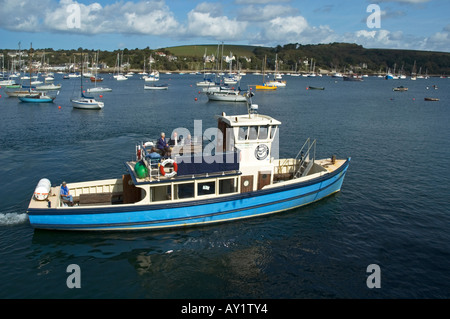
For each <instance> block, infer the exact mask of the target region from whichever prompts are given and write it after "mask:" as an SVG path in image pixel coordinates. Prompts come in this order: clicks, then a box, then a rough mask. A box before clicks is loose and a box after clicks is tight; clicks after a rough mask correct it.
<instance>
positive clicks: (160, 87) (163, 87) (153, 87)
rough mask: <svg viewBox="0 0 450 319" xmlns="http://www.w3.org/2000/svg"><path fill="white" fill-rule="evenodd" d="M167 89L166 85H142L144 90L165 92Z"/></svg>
mask: <svg viewBox="0 0 450 319" xmlns="http://www.w3.org/2000/svg"><path fill="white" fill-rule="evenodd" d="M168 88H169V85H168V84H153V85H144V90H167V89H168Z"/></svg>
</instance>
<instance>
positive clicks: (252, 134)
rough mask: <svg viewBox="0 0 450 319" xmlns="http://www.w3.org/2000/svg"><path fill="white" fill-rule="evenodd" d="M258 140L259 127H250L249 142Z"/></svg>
mask: <svg viewBox="0 0 450 319" xmlns="http://www.w3.org/2000/svg"><path fill="white" fill-rule="evenodd" d="M257 138H258V127H257V126H250V131H249V134H248V139H249V140H256V139H257Z"/></svg>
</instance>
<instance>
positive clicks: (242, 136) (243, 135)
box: [238, 126, 248, 141]
mask: <svg viewBox="0 0 450 319" xmlns="http://www.w3.org/2000/svg"><path fill="white" fill-rule="evenodd" d="M247 135H248V126H241V127H239V134H238V139H239V141H244V140H246V139H247Z"/></svg>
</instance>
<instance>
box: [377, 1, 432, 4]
mask: <svg viewBox="0 0 450 319" xmlns="http://www.w3.org/2000/svg"><path fill="white" fill-rule="evenodd" d="M430 1H431V0H374V1H373V2H377V3H381V2H398V3H406V4H408V3H409V4H420V3H426V2H430Z"/></svg>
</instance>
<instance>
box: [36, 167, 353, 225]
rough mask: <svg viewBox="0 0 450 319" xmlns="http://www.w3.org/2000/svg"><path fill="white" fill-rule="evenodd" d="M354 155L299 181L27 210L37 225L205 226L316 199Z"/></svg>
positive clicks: (335, 186) (335, 187)
mask: <svg viewBox="0 0 450 319" xmlns="http://www.w3.org/2000/svg"><path fill="white" fill-rule="evenodd" d="M349 161H350V159H348V160H347V161H346V162H345V163H344V164H343V165H342V166H341V167H340V168H339V169H338V170H337V171H335V172H333V173H331V174H327V175H324V176H322V177H319V178H316V179H313V180H309V181H303V182H299V183H294V184H289V185H284V186H281V187H274V188H269V189H263V190H260V191H255V192H248V193H242V194H234V195H230V196H227V197H218V198H214V199H206V200H194V201H187V202H173V203H165V204H150V205H111V206H104V207H101V206H97V207H90V208H88V207H86V208H83V207H75V208H71V207H68V208H54V209H51V208H50V209H37V208H35V209H29V210H28V215H29V220H30V223H31V225H32V226H33V227H35V228H41V229H59V230H138V229H162V228H176V227H186V226H196V225H205V224H211V223H219V222H226V221H232V220H238V219H243V218H250V217H256V216H263V215H267V214H273V213H277V212H281V211H285V210H290V209H293V208H296V207H300V206H303V205H306V204H310V203H313V202H315V201H318V200H320V199H322V198H324V197H327V196H329V195H331V194H333V193H335V192H338V191H339V190H340V189H341V185H342V182H343V180H344V176H345V173H346V171H347V168H348V165H349Z"/></svg>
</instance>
